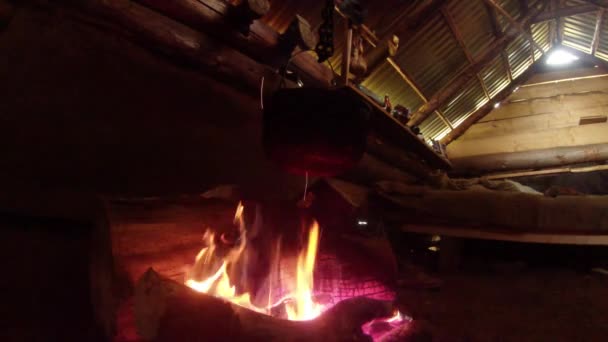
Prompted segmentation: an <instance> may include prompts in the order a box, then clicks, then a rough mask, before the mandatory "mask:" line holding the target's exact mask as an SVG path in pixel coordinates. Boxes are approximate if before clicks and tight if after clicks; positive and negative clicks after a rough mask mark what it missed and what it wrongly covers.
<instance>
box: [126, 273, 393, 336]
mask: <svg viewBox="0 0 608 342" xmlns="http://www.w3.org/2000/svg"><path fill="white" fill-rule="evenodd" d="M393 310H394V309H393V307H392V304H391V303H390V302H385V301H379V300H374V299H369V298H363V297H357V298H352V299H349V300H345V301H342V302H340V303H338V304H336V305H335V306H334V307H332V308H330V309H328V310H327V311H326V312H324V313H323V314H322V315H321V316H319V317H317V318H316V319H314V320H310V321H288V320H283V319H278V318H275V317H272V316H268V315H264V314H261V313H258V312H255V311H252V310H249V309H246V308H243V307H240V306H238V305H235V304H232V303H228V302H225V301H223V300H221V299H218V298H215V297H212V296H209V295H206V294H202V293H198V292H195V291H193V290H192V289H190V288H189V287H187V286H185V285H183V284H180V283H177V282H174V281H172V280H170V279H166V278H163V277H161V276H160V275H159V274H158V273H156V272H154V270H152V269H150V270H148V271H147V272H146V273H145V274H144V275H143V276H142V277H141V279H140V280H139V282H138V284H137V286H136V289H135V321H136V326H137V331H138V334H139V335H140V336H141V337H142V338H144V339H145V340H155V341H185V340H188V341H194V340H197V338H199V339H200V340H205V341H240V340H245V339H246V340H250V341H276V340H281V341H344V340H349V341H366V340H370V337H369V336H367V335H365V334H364V333H363V332H362V330H361V326H362V325H363V324H365V323H366V322H369V321H371V320H373V319H375V318H380V317H390V316H392V315H393Z"/></svg>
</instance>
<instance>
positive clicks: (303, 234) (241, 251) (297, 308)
mask: <svg viewBox="0 0 608 342" xmlns="http://www.w3.org/2000/svg"><path fill="white" fill-rule="evenodd" d="M310 196H313V195H310ZM235 197H236V196H229V195H226V194H223V195H221V196H219V198H218V197H217V194H214V195H209V194H206V195H203V196H185V197H178V198H172V199H169V198H163V199H161V198H150V199H128V200H124V199H123V200H116V199H114V200H109V201H107V202H106V208H107V214H108V224H107V227H106V228H107V231H108V233H109V234H108V235H109V238H110V240H111V250H112V260H113V269H114V271H113V278H114V281H113V283H114V284H115V285H114V286H113V289H112V291H113V297H114V298H115V299H117V300H116V307H117V312H118V314H117V320H116V339H115V341H199V340H200V341H223V340H231V341H234V340H242V341H247V340H257V341H262V340H263V341H268V340H277V341H283V340H292V341H298V340H307V341H312V340H315V341H316V340H325V341H337V340H339V341H349V340H383V339H384V340H386V339H387V338H388V339H389V340H390V338H391V337H390V336H393V335H395V334H399V332H400V331H401V332H402V331H403V330H404V329H407V327H408V324H409V322H410V320H411V318H409V317H407V316H406V315H403V314H402V313H400V312H399V311H398V310H397V308H396V307H395V306H394V305H393V300H394V298H395V293H394V286H393V282H392V280H391V279H392V274H394V267H395V266H394V264H392V263H391V262H390V258H385V257H382V256H381V255H382V254H383V253H385V254H386V248H387V247H388V245H386V244H385V245H382V243H386V239H385V238H379V237H377V236H373V235H371V236H370V235H369V234H363V235H362V234H361V232H358V231H357V230H356V229H350V227H349V225H348V224H347V222H349V219H348V218H346V217H345V218H344V219H343V220H340V219H338V220H337V221H336V220H333V222H326V220H323V219H321V220H319V221H317V218H316V217H315V214H317V213H318V208H317V209H315V208H314V205H312V206H311V201H310V200H309V201H299V204H297V203H295V201H294V202H289V201H284V202H277V201H274V202H273V201H266V202H262V201H253V200H242V201H239V200H237V198H235ZM320 197H321V196H320ZM313 202H322V200H321V199H318V200H317V199H315V201H313ZM339 207H340V206H336V208H335V210H336V213H335V215H341V216H348V215H347V214H345V212H344V210H340V209H339ZM330 210H331V208H329V209H328V208H325V209H324V211H326V214H325V215H318V216H319V217H320V218H323V217H326V216H327V212H330ZM340 221H342V223H341V224H336V222H340ZM324 223H326V224H327V225H328V226H329V227H324V225H323V224H324ZM378 256H380V257H378ZM393 340H394V339H393Z"/></svg>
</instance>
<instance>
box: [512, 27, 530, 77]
mask: <svg viewBox="0 0 608 342" xmlns="http://www.w3.org/2000/svg"><path fill="white" fill-rule="evenodd" d="M505 52H506V53H507V57H508V60H509V68H511V75H512V76H513V79H515V78H517V77H518V76H519V75H521V74H523V73H524V71H526V69H528V67H529V66H530V65H532V52H531V50H530V42H529V41H528V40H527V39H526V38H525V37H524V36H519V37H517V39H515V40H514V41H513V42H512V43H511V44H509V45H508V46H507V48H506V49H505Z"/></svg>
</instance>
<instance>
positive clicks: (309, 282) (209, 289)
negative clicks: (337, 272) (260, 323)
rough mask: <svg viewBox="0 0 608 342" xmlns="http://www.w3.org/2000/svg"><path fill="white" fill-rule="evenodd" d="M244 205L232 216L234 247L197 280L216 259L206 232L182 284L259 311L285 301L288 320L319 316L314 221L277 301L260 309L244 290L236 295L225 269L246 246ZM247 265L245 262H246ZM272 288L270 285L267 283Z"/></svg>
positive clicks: (315, 226) (269, 308)
mask: <svg viewBox="0 0 608 342" xmlns="http://www.w3.org/2000/svg"><path fill="white" fill-rule="evenodd" d="M243 210H244V207H243V205H242V204H241V203H239V205H238V206H237V209H236V213H235V216H234V223H235V224H238V226H239V232H240V238H239V239H238V244H237V246H235V249H234V250H232V251H231V252H230V253H229V254H227V255H225V256H223V257H221V259H223V262H222V264H221V266H220V267H219V268H218V269H217V270H216V271H214V272H213V274H212V275H211V276H208V277H206V278H205V279H201V280H197V279H195V278H197V277H196V275H195V273H196V272H193V271H201V270H202V271H207V272H205V273H207V274H208V273H211V272H209V268H212V267H213V260H214V259H217V258H218V256H217V255H216V246H215V239H214V238H215V236H214V234H212V233H209V232H208V231H207V232H206V233H205V235H204V240H205V242H206V243H207V245H208V246H207V247H205V248H203V249H201V251H200V252H199V253H198V255H197V256H196V258H195V264H194V266H193V268H192V270H193V271H191V273H190V274H189V275H188V277H187V279H186V282H185V284H186V285H187V286H189V287H190V288H192V289H193V290H195V291H198V292H203V293H207V294H210V295H213V296H215V297H219V298H222V299H225V300H226V301H229V302H231V303H234V304H236V305H239V306H242V307H245V308H248V309H251V310H254V311H257V312H260V313H265V314H270V310H271V309H272V308H273V307H276V306H277V305H280V304H284V305H285V311H286V313H287V318H288V319H289V320H310V319H314V318H315V317H317V316H319V315H320V314H321V312H322V311H323V306H322V305H320V304H318V303H316V302H315V301H314V300H313V272H314V267H315V260H316V256H317V249H318V245H319V225H318V224H317V222H314V223H313V224H312V226H311V227H310V232H309V236H308V242H307V246H306V248H305V249H304V250H303V251H301V252H300V253H299V255H298V260H297V265H296V270H295V271H296V272H295V274H296V278H295V283H293V284H286V286H285V288H286V289H288V290H289V293H288V295H286V296H284V297H283V298H282V299H281V300H279V301H278V303H274V304H272V303H270V292H271V291H269V303H268V306H267V307H263V308H260V307H258V306H256V305H254V304H253V303H252V302H251V295H250V294H249V293H247V292H245V293H242V294H240V295H237V291H236V287H235V286H234V285H233V284H232V282H231V279H230V276H229V272H228V270H229V269H230V267H232V266H235V265H236V263H237V262H239V261H243V260H240V259H241V256H242V255H243V251H244V250H245V247H246V243H247V242H246V241H247V239H246V237H247V230H246V229H245V228H246V227H245V221H244V219H243ZM277 249H280V242H279V244H277ZM245 266H246V265H245ZM270 288H271V286H270Z"/></svg>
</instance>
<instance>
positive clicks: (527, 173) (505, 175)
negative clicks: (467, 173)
mask: <svg viewBox="0 0 608 342" xmlns="http://www.w3.org/2000/svg"><path fill="white" fill-rule="evenodd" d="M604 170H608V165H594V166H580V167H570V166H569V167H560V168H549V169H543V170H534V171H514V172H501V173H493V174H488V175H483V176H482V177H483V178H486V179H507V178H518V177H529V176H546V175H557V174H563V173H586V172H594V171H604Z"/></svg>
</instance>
